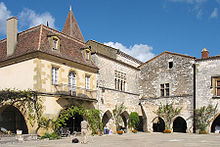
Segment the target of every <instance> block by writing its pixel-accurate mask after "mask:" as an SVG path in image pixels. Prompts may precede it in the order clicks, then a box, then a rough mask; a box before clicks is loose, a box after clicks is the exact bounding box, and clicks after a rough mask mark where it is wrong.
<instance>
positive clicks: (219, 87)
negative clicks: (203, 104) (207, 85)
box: [215, 80, 220, 97]
mask: <svg viewBox="0 0 220 147" xmlns="http://www.w3.org/2000/svg"><path fill="white" fill-rule="evenodd" d="M218 83H219V85H218ZM215 91H216V96H217V97H220V80H216V82H215Z"/></svg>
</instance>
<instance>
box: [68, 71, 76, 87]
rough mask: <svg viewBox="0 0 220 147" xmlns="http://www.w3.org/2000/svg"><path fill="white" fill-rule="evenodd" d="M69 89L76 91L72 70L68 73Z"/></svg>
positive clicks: (74, 76) (74, 75)
mask: <svg viewBox="0 0 220 147" xmlns="http://www.w3.org/2000/svg"><path fill="white" fill-rule="evenodd" d="M69 91H76V74H75V73H74V72H70V73H69Z"/></svg>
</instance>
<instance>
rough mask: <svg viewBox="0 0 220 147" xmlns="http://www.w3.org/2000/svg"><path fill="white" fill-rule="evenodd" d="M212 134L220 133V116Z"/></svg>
mask: <svg viewBox="0 0 220 147" xmlns="http://www.w3.org/2000/svg"><path fill="white" fill-rule="evenodd" d="M211 132H212V133H220V115H218V117H216V119H215V120H214V121H213V123H212V126H211Z"/></svg>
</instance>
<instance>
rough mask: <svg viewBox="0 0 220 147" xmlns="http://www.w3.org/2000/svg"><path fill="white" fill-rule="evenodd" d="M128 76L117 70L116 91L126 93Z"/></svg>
mask: <svg viewBox="0 0 220 147" xmlns="http://www.w3.org/2000/svg"><path fill="white" fill-rule="evenodd" d="M125 83H126V74H125V73H122V72H119V71H117V70H115V89H116V90H120V91H125V89H126V87H125Z"/></svg>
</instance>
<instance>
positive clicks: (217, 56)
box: [196, 55, 220, 61]
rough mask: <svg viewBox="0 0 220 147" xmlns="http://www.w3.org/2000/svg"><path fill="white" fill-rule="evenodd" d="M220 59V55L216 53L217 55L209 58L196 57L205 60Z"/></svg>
mask: <svg viewBox="0 0 220 147" xmlns="http://www.w3.org/2000/svg"><path fill="white" fill-rule="evenodd" d="M218 58H219V59H220V55H216V56H210V57H208V58H201V59H196V61H203V60H212V59H218Z"/></svg>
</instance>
